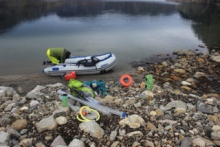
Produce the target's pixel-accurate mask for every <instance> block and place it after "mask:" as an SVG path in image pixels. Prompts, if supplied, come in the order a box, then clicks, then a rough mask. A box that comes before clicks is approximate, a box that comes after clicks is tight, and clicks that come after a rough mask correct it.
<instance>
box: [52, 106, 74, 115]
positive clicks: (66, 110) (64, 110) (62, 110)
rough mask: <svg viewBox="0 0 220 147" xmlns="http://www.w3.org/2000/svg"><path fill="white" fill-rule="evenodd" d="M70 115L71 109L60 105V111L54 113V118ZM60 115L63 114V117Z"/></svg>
mask: <svg viewBox="0 0 220 147" xmlns="http://www.w3.org/2000/svg"><path fill="white" fill-rule="evenodd" d="M69 113H70V108H69V107H62V106H61V105H59V107H58V109H57V110H55V111H54V112H53V116H54V118H56V117H58V116H63V115H65V116H67V115H69ZM60 114H62V115H60Z"/></svg>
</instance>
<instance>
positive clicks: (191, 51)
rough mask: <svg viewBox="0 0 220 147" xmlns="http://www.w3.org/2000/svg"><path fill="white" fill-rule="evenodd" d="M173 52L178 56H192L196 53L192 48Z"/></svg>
mask: <svg viewBox="0 0 220 147" xmlns="http://www.w3.org/2000/svg"><path fill="white" fill-rule="evenodd" d="M173 54H176V55H179V56H184V55H186V56H194V55H195V54H196V52H195V51H193V50H175V51H174V52H173Z"/></svg>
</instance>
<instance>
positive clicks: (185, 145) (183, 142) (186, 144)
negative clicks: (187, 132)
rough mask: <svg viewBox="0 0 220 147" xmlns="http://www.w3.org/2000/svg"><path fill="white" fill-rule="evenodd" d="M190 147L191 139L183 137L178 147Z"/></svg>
mask: <svg viewBox="0 0 220 147" xmlns="http://www.w3.org/2000/svg"><path fill="white" fill-rule="evenodd" d="M191 145H192V138H189V137H184V138H183V139H182V140H181V145H180V147H191Z"/></svg>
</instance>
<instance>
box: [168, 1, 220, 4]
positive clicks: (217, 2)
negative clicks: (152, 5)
mask: <svg viewBox="0 0 220 147" xmlns="http://www.w3.org/2000/svg"><path fill="white" fill-rule="evenodd" d="M167 1H173V2H180V3H203V4H220V0H167Z"/></svg>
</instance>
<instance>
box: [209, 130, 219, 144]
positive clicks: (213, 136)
mask: <svg viewBox="0 0 220 147" xmlns="http://www.w3.org/2000/svg"><path fill="white" fill-rule="evenodd" d="M211 138H212V139H213V140H214V141H219V140H220V130H219V131H213V132H212V133H211Z"/></svg>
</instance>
